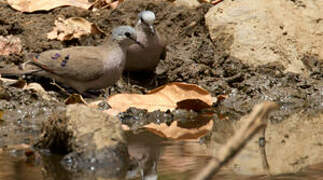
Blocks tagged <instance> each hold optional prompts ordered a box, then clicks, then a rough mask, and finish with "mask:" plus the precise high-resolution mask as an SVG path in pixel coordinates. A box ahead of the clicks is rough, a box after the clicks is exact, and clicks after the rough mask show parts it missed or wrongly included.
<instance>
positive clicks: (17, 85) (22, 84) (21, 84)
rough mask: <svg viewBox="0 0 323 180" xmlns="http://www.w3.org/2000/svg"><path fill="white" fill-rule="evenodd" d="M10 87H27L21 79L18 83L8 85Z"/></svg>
mask: <svg viewBox="0 0 323 180" xmlns="http://www.w3.org/2000/svg"><path fill="white" fill-rule="evenodd" d="M10 86H11V87H15V88H20V89H25V88H26V87H27V82H26V81H25V80H23V79H19V80H18V81H16V82H14V83H12V84H10Z"/></svg>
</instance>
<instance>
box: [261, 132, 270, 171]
mask: <svg viewBox="0 0 323 180" xmlns="http://www.w3.org/2000/svg"><path fill="white" fill-rule="evenodd" d="M265 137H266V128H263V129H262V136H261V137H260V138H259V148H260V154H261V159H262V166H263V168H264V170H265V171H266V174H267V176H271V173H270V167H269V164H268V160H267V155H266V138H265Z"/></svg>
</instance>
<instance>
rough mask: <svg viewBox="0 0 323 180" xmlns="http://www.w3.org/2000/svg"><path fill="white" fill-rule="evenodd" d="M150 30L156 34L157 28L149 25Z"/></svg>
mask: <svg viewBox="0 0 323 180" xmlns="http://www.w3.org/2000/svg"><path fill="white" fill-rule="evenodd" d="M149 29H150V31H151V32H152V33H154V34H155V28H154V26H153V25H149Z"/></svg>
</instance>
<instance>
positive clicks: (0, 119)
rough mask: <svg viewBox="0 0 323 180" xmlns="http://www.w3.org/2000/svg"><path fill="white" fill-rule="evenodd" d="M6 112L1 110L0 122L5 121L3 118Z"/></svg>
mask: <svg viewBox="0 0 323 180" xmlns="http://www.w3.org/2000/svg"><path fill="white" fill-rule="evenodd" d="M3 114H4V111H3V110H1V109H0V121H3V119H2V117H3Z"/></svg>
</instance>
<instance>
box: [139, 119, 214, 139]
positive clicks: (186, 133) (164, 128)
mask: <svg viewBox="0 0 323 180" xmlns="http://www.w3.org/2000/svg"><path fill="white" fill-rule="evenodd" d="M177 123H178V122H177V121H174V122H173V123H172V124H171V125H170V126H168V125H167V124H166V123H162V124H153V123H150V124H147V125H145V126H144V128H147V129H148V130H149V131H151V132H153V133H154V134H157V135H158V136H161V137H164V138H168V139H174V140H181V139H197V138H199V137H202V136H204V135H206V134H207V133H208V132H210V131H211V130H212V128H213V120H210V121H209V122H208V123H207V124H206V125H204V126H201V127H199V128H192V129H186V128H181V127H179V126H178V125H177Z"/></svg>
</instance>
